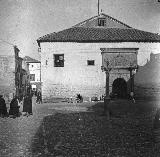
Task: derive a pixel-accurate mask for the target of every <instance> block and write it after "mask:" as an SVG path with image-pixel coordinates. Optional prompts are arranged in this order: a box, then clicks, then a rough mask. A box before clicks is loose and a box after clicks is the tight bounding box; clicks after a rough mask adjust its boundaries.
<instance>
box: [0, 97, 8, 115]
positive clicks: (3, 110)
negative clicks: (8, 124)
mask: <svg viewBox="0 0 160 157" xmlns="http://www.w3.org/2000/svg"><path fill="white" fill-rule="evenodd" d="M5 116H8V113H7V107H6V103H5V100H4V98H3V95H0V117H5Z"/></svg>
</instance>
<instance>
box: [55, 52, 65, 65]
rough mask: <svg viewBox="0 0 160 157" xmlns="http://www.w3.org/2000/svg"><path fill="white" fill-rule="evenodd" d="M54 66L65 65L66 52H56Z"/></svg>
mask: <svg viewBox="0 0 160 157" xmlns="http://www.w3.org/2000/svg"><path fill="white" fill-rule="evenodd" d="M54 67H64V54H54Z"/></svg>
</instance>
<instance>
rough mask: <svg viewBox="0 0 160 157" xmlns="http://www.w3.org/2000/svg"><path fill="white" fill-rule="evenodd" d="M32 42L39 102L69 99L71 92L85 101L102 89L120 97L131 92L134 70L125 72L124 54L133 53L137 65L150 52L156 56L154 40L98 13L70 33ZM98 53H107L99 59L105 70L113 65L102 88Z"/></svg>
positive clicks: (151, 35) (128, 68)
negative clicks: (37, 64) (35, 49)
mask: <svg viewBox="0 0 160 157" xmlns="http://www.w3.org/2000/svg"><path fill="white" fill-rule="evenodd" d="M37 42H38V45H39V47H40V49H41V73H42V75H41V81H42V96H43V98H46V97H72V96H74V95H76V94H77V93H80V94H81V95H82V96H83V97H88V98H90V97H94V96H96V97H100V96H102V95H104V94H105V93H106V90H108V92H109V93H113V94H117V93H118V94H119V95H118V96H119V97H121V96H123V97H124V96H127V95H129V94H130V92H131V91H132V90H134V87H133V89H132V88H131V84H130V83H129V82H130V80H132V79H133V77H132V76H133V73H134V72H135V71H136V68H135V69H132V68H131V67H132V65H130V63H129V62H128V59H129V60H132V55H129V54H135V55H134V57H135V60H134V61H133V64H135V63H136V64H135V65H136V66H137V65H139V63H140V61H141V59H142V58H143V59H145V58H146V59H147V58H149V56H150V53H151V52H152V53H158V52H159V48H160V43H159V42H160V35H158V34H156V33H151V32H146V31H142V30H138V29H135V28H132V27H131V26H128V25H127V24H125V23H123V22H121V21H119V20H117V19H115V18H113V17H110V16H108V15H106V14H103V13H101V14H100V15H97V16H94V17H91V18H89V19H87V20H85V21H83V22H80V23H78V24H77V25H75V26H73V27H71V28H68V29H65V30H62V31H60V32H57V33H55V32H54V33H51V34H47V35H45V36H43V37H40V38H39V39H38V40H37ZM103 53H106V54H111V55H110V57H109V58H105V64H106V65H107V64H108V65H109V64H110V63H111V62H114V67H113V68H112V69H111V70H110V77H109V88H108V89H106V74H105V72H103V69H104V67H102V63H103V62H104V60H102V54H103ZM106 56H107V55H106ZM108 56H109V55H108ZM126 56H127V58H126ZM110 58H112V59H111V60H112V61H111V60H110ZM122 62H123V64H124V65H125V66H123V64H122ZM126 65H127V66H126ZM155 77H156V76H155ZM142 79H145V78H142ZM117 85H118V87H117ZM132 86H134V82H133V84H132ZM120 93H123V94H122V95H120Z"/></svg>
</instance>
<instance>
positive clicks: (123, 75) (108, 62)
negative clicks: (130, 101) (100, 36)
mask: <svg viewBox="0 0 160 157" xmlns="http://www.w3.org/2000/svg"><path fill="white" fill-rule="evenodd" d="M138 50H139V48H101V51H102V52H101V53H102V71H105V72H106V96H109V94H111V93H112V94H113V95H115V96H117V97H119V98H125V97H127V96H128V95H130V93H133V92H134V72H135V70H136V69H137V67H138V66H137V54H138Z"/></svg>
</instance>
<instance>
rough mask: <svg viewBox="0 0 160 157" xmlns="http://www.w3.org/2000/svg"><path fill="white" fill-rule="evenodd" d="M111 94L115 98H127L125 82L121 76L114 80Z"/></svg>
mask: <svg viewBox="0 0 160 157" xmlns="http://www.w3.org/2000/svg"><path fill="white" fill-rule="evenodd" d="M112 94H113V95H114V96H115V97H117V98H127V83H126V81H125V80H124V79H123V78H117V79H115V80H114V82H113V85H112Z"/></svg>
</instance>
